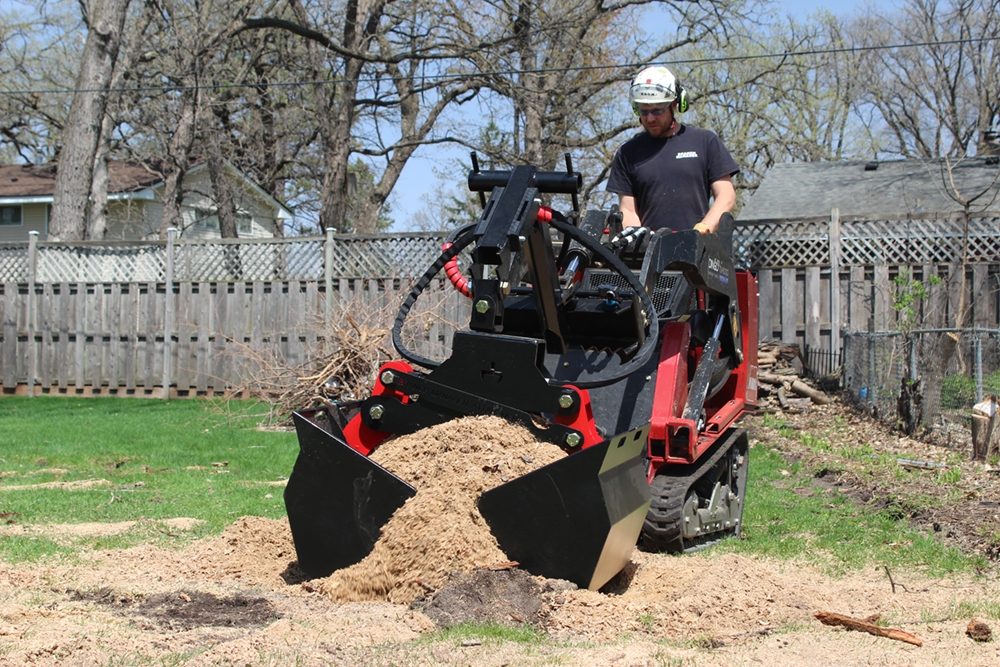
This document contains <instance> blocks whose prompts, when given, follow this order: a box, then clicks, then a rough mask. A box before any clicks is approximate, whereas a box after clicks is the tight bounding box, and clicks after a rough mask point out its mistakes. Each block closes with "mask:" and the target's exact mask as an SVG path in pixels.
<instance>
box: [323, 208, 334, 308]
mask: <svg viewBox="0 0 1000 667" xmlns="http://www.w3.org/2000/svg"><path fill="white" fill-rule="evenodd" d="M323 285H324V289H325V290H326V313H327V317H329V316H330V313H331V312H332V311H333V227H327V228H326V242H325V243H324V244H323Z"/></svg>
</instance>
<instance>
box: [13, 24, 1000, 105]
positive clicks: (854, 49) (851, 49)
mask: <svg viewBox="0 0 1000 667" xmlns="http://www.w3.org/2000/svg"><path fill="white" fill-rule="evenodd" d="M995 41H1000V37H976V38H966V39H950V40H940V41H932V42H912V43H904V44H886V45H882V46H843V47H835V48H829V49H812V50H809V51H783V52H779V53H762V54H757V55H738V56H718V57H714V58H680V59H677V60H662V61H655V62H638V63H636V62H628V63H619V64H616V65H589V66H586V67H568V68H558V70H556V69H552V68H539V69H526V70H494V71H488V72H487V71H482V72H477V73H475V74H465V75H462V74H458V75H456V74H426V75H423V76H411V77H408V78H409V79H411V80H420V81H433V80H435V79H442V80H443V79H452V80H460V79H472V78H478V77H484V76H502V75H510V74H544V73H548V72H553V71H559V72H566V71H571V72H585V71H593V70H613V69H625V70H627V71H628V72H629V73H631V72H632V71H633V70H635V69H638V68H639V67H645V66H650V65H664V66H671V65H698V64H704V63H721V62H731V61H734V60H763V59H765V58H794V57H799V56H820V55H832V54H837V53H868V52H874V51H890V50H893V49H917V48H924V47H928V46H954V45H959V44H982V43H988V42H995ZM387 78H388V79H389V80H393V79H392V77H367V78H365V77H361V78H359V79H358V81H359V82H362V83H374V82H376V81H380V80H386V79H387ZM340 83H346V80H344V79H322V80H318V81H288V82H284V83H281V82H273V81H272V82H268V84H267V85H268V86H269V87H274V88H288V87H296V86H314V85H319V84H340ZM258 86H260V83H259V82H257V83H241V84H227V83H216V84H204V85H202V84H199V85H196V86H138V87H135V88H108V89H103V90H92V89H79V90H77V89H73V88H61V89H60V88H56V89H51V90H0V95H8V96H13V95H65V94H76V93H94V92H107V93H128V92H137V93H138V92H143V93H148V92H164V93H171V92H182V91H186V90H219V89H226V88H256V87H258Z"/></svg>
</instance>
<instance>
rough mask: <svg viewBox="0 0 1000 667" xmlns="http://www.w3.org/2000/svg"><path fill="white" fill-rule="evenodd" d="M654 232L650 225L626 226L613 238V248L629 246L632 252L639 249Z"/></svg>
mask: <svg viewBox="0 0 1000 667" xmlns="http://www.w3.org/2000/svg"><path fill="white" fill-rule="evenodd" d="M651 234H652V232H651V231H650V230H649V228H648V227H626V228H625V229H623V230H621V231H620V232H618V233H617V234H615V236H614V238H612V239H611V243H610V244H609V245H610V247H611V249H612V250H621V249H622V248H625V247H628V248H629V249H630V250H632V252H635V251H637V250H639V248H641V247H642V244H643V243H644V242H645V241H646V239H647V238H648V237H649V236H650V235H651Z"/></svg>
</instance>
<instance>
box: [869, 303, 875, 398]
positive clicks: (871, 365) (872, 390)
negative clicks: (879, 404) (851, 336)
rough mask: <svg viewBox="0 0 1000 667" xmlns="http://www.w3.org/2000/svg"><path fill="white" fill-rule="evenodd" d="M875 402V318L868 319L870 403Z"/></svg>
mask: <svg viewBox="0 0 1000 667" xmlns="http://www.w3.org/2000/svg"><path fill="white" fill-rule="evenodd" d="M874 400H875V318H874V317H869V318H868V401H869V402H873V401H874Z"/></svg>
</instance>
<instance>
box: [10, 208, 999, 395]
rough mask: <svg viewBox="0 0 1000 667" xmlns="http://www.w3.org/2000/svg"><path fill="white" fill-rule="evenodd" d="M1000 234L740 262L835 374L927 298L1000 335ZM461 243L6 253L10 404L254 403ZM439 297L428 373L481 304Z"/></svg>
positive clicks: (428, 309) (743, 228)
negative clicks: (78, 398)
mask: <svg viewBox="0 0 1000 667" xmlns="http://www.w3.org/2000/svg"><path fill="white" fill-rule="evenodd" d="M966 222H967V223H968V234H966V229H965V227H966ZM998 228H1000V214H994V213H981V214H977V216H976V217H974V218H972V219H970V220H969V221H964V220H963V219H961V217H960V216H948V217H945V218H942V217H940V216H928V215H924V216H920V215H909V216H897V217H895V218H891V219H885V218H851V219H843V220H842V219H841V218H840V216H839V214H838V212H837V210H836V209H834V210H833V211H832V213H831V216H830V217H829V218H815V219H807V220H772V221H764V222H758V223H754V224H753V225H740V224H739V223H738V226H737V229H736V233H735V235H734V248H735V255H736V257H737V261H738V263H740V264H742V265H743V266H749V267H751V269H752V270H753V271H754V272H755V273H756V275H757V278H758V281H759V287H760V299H759V302H760V318H759V332H758V334H759V337H760V338H761V339H762V340H763V339H766V338H778V339H780V340H782V341H785V342H792V343H798V344H799V345H801V346H802V347H803V349H804V350H806V352H807V354H808V353H809V352H810V351H822V352H823V353H825V354H826V355H827V356H830V357H833V358H836V357H837V355H839V352H840V350H841V347H842V342H843V332H844V331H846V330H892V329H896V328H898V327H899V326H900V323H899V314H898V311H897V309H896V308H894V307H893V298H894V295H899V294H901V293H905V292H906V291H910V292H911V293H913V294H916V293H917V292H918V290H917V285H918V284H922V285H924V286H925V287H926V289H927V295H926V297H924V298H920V299H916V300H915V301H914V302H913V303H912V304H911V307H912V308H914V312H915V317H916V318H917V319H918V321H919V322H920V323H921V326H924V327H932V326H946V325H947V326H951V327H971V326H977V327H984V328H996V327H998V326H1000V307H998V303H1000V235H998V233H997V229H998ZM444 236H445V235H444V234H443V233H441V234H378V235H357V236H355V235H334V234H332V233H331V234H327V235H326V236H316V237H306V238H297V239H273V240H271V239H269V240H252V241H242V240H222V241H216V242H206V241H186V240H181V239H177V238H174V236H173V235H171V236H170V237H169V238H168V239H167V240H166V241H159V242H148V243H124V242H119V243H77V244H65V243H45V242H38V241H37V237H34V238H33V239H32V241H31V242H30V243H27V244H5V245H0V290H2V292H0V382H2V391H3V392H4V393H14V392H20V393H32V394H36V393H50V392H57V393H70V392H72V393H112V394H117V393H124V394H135V395H146V396H170V395H178V396H185V395H194V394H198V393H207V394H212V393H217V392H220V391H224V390H227V389H232V388H238V387H243V386H246V384H247V379H248V378H252V376H253V374H254V373H256V372H258V371H259V364H260V360H261V358H262V355H263V354H265V351H266V353H267V354H270V355H277V357H276V358H280V359H281V360H282V363H284V364H285V365H287V366H289V367H294V366H296V365H298V364H301V363H303V362H305V361H306V360H307V359H308V358H310V355H314V354H316V353H317V351H321V350H322V349H323V346H325V345H329V342H328V340H327V337H326V336H325V335H324V330H325V329H324V328H325V327H327V326H329V325H330V324H331V322H334V320H335V318H338V317H343V314H344V313H345V312H349V313H355V314H357V313H367V314H369V315H371V316H373V317H374V316H375V315H376V314H377V315H379V316H381V317H382V318H383V321H382V324H383V326H391V322H392V317H394V315H395V311H396V308H397V307H398V305H399V303H400V301H401V300H402V298H403V297H404V296H405V294H406V292H407V291H408V290H409V287H410V285H411V283H412V282H413V280H414V278H413V276H416V275H419V274H420V273H421V272H423V271H424V270H425V268H426V267H427V266H429V265H430V264H431V263H432V262H433V261H434V259H436V258H437V256H438V254H439V252H440V246H441V241H442V240H443V238H444ZM963 254H964V255H965V256H966V257H967V259H968V261H967V262H966V264H965V268H964V270H963V264H962V261H961V259H962V257H963ZM387 276H398V277H387ZM900 277H901V280H899V281H897V278H900ZM932 277H933V278H934V280H931V278H932ZM434 294H435V295H434V296H433V298H430V295H428V297H427V298H424V299H421V300H420V301H418V306H419V308H418V311H419V312H417V313H415V314H414V315H413V316H411V318H410V326H409V327H408V332H407V335H408V336H409V339H410V340H411V342H412V345H413V346H414V350H415V351H417V352H418V353H420V354H422V355H423V356H435V355H438V356H441V355H443V350H444V349H446V346H447V345H449V344H450V341H451V335H452V332H453V331H454V329H455V327H456V325H457V326H461V325H462V324H464V323H465V322H467V320H468V311H467V310H466V309H467V308H468V301H467V300H466V299H464V297H460V296H459V295H457V293H455V292H454V290H452V289H451V287H450V286H448V285H443V286H442V285H441V283H437V284H436V286H435V288H434ZM376 319H377V318H376ZM29 387H30V388H31V391H30V392H29V389H28V388H29ZM164 387H168V389H167V390H164V389H163V388H164Z"/></svg>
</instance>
